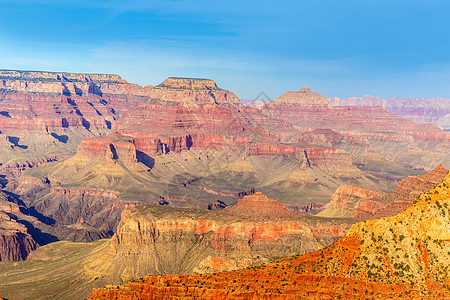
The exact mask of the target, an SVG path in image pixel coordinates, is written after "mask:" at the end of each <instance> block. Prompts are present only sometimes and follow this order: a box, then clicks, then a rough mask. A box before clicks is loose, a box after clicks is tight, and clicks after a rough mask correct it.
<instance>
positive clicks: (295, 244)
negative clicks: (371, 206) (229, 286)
mask: <svg viewBox="0 0 450 300" xmlns="http://www.w3.org/2000/svg"><path fill="white" fill-rule="evenodd" d="M348 228H349V223H348V222H336V221H334V220H327V219H323V220H322V219H315V218H312V217H301V216H298V215H295V214H293V213H291V212H289V211H288V210H287V209H286V208H285V207H284V206H283V205H282V204H280V203H279V202H277V201H276V200H273V199H269V198H267V197H266V196H264V195H263V194H262V193H259V192H257V193H255V194H254V195H248V196H245V197H243V198H242V199H241V200H239V201H238V203H237V204H236V205H234V206H232V207H229V208H226V209H224V210H222V211H205V210H198V209H178V208H171V207H161V206H138V207H134V208H131V209H127V210H124V211H123V212H122V218H121V221H120V223H119V225H118V227H117V233H116V234H115V235H114V237H113V238H112V242H111V245H110V250H109V252H108V255H105V256H103V257H100V258H98V259H97V260H95V261H94V262H92V263H90V264H89V265H90V267H87V266H86V267H85V268H88V269H90V272H94V273H95V274H99V275H101V274H108V272H109V273H111V271H113V273H114V274H117V275H116V276H117V277H118V276H120V278H121V279H122V280H123V281H125V282H126V281H129V280H132V279H136V278H139V277H142V276H145V275H148V274H161V273H162V274H173V273H181V274H192V273H212V272H219V271H228V270H235V269H240V268H245V267H248V266H252V265H255V264H261V263H267V262H273V261H274V260H276V259H278V258H279V257H284V256H286V255H294V254H300V253H306V252H310V251H314V250H316V249H320V248H321V247H324V246H327V245H330V244H331V243H332V242H334V241H335V240H337V239H338V238H340V237H342V236H343V235H344V234H345V231H346V230H347V229H348ZM130 266H133V267H132V268H130Z"/></svg>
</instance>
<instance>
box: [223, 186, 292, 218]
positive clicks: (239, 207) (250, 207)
mask: <svg viewBox="0 0 450 300" xmlns="http://www.w3.org/2000/svg"><path fill="white" fill-rule="evenodd" d="M222 213H223V214H228V215H232V216H237V217H240V218H246V219H281V218H296V217H297V216H296V215H294V214H293V213H291V212H290V211H288V210H287V209H286V208H285V207H284V205H283V204H281V203H280V202H278V201H277V200H274V199H269V198H268V197H267V196H265V195H264V194H263V193H261V192H257V193H255V194H253V195H247V196H245V197H244V198H242V199H240V200H239V201H238V203H236V204H235V205H234V206H232V207H230V208H226V209H224V210H223V211H222Z"/></svg>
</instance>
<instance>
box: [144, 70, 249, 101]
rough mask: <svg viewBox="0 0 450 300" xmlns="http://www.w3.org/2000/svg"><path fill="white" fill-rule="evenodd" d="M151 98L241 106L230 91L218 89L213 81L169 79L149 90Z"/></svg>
mask: <svg viewBox="0 0 450 300" xmlns="http://www.w3.org/2000/svg"><path fill="white" fill-rule="evenodd" d="M150 96H151V97H152V98H156V99H160V100H163V101H167V102H173V103H175V104H177V103H183V102H185V101H193V102H194V103H196V104H219V105H221V104H231V105H238V106H241V101H240V100H239V98H238V97H237V96H236V95H235V94H233V93H232V92H230V91H227V90H223V89H221V88H219V87H218V86H217V85H216V83H215V82H214V80H210V79H198V78H179V77H169V78H167V79H166V80H164V81H163V82H162V83H161V84H160V85H157V86H155V87H154V88H152V89H151V90H150Z"/></svg>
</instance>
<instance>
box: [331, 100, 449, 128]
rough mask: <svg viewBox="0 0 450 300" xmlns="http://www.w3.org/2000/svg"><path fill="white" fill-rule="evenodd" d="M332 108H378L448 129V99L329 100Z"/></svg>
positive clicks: (420, 122)
mask: <svg viewBox="0 0 450 300" xmlns="http://www.w3.org/2000/svg"><path fill="white" fill-rule="evenodd" d="M330 102H331V103H332V105H333V106H380V107H383V108H385V109H386V110H388V111H389V112H391V113H394V114H397V115H399V116H402V117H405V118H407V119H410V120H412V121H414V122H415V123H418V124H436V125H439V126H441V127H443V128H444V129H446V130H449V129H450V99H445V98H395V97H394V98H390V99H387V100H385V99H383V98H380V97H373V96H369V95H366V96H364V97H348V98H344V99H341V98H337V97H332V98H330Z"/></svg>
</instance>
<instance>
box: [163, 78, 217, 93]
mask: <svg viewBox="0 0 450 300" xmlns="http://www.w3.org/2000/svg"><path fill="white" fill-rule="evenodd" d="M157 87H164V88H173V89H190V90H203V89H215V90H219V88H218V87H217V84H216V83H215V82H214V80H211V79H202V78H183V77H169V78H167V79H166V80H164V81H163V82H162V83H161V84H160V85H158V86H157Z"/></svg>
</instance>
